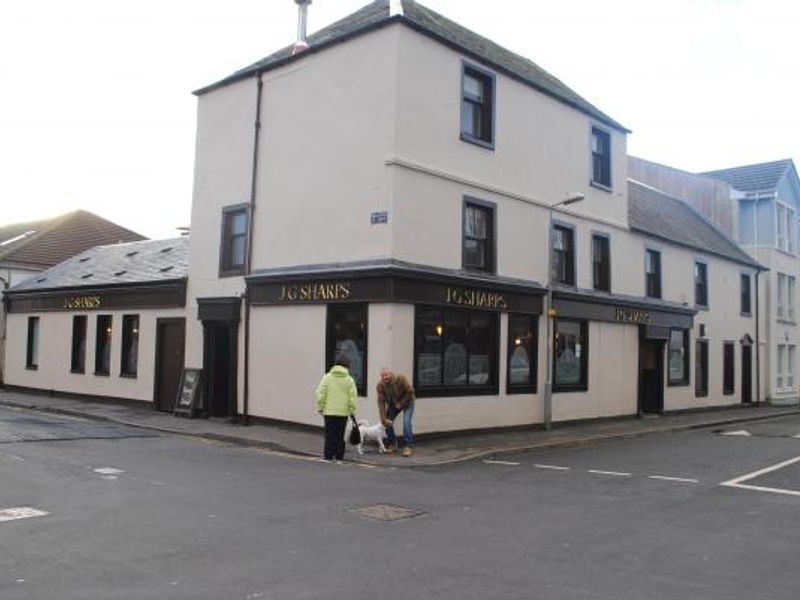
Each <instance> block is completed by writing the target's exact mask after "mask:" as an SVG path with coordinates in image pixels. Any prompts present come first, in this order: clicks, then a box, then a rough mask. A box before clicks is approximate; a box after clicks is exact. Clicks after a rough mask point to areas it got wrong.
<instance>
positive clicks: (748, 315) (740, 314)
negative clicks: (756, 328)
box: [739, 312, 753, 319]
mask: <svg viewBox="0 0 800 600" xmlns="http://www.w3.org/2000/svg"><path fill="white" fill-rule="evenodd" d="M739 316H740V317H745V318H747V319H751V318H753V313H751V312H743V313H739Z"/></svg>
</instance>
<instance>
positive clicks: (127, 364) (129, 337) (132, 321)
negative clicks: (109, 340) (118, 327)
mask: <svg viewBox="0 0 800 600" xmlns="http://www.w3.org/2000/svg"><path fill="white" fill-rule="evenodd" d="M138 367H139V315H124V316H123V317H122V363H121V364H120V374H121V375H123V376H124V377H136V373H137V370H138Z"/></svg>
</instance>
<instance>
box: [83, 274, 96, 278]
mask: <svg viewBox="0 0 800 600" xmlns="http://www.w3.org/2000/svg"><path fill="white" fill-rule="evenodd" d="M92 275H94V273H86V275H81V279H89V277H91V276H92Z"/></svg>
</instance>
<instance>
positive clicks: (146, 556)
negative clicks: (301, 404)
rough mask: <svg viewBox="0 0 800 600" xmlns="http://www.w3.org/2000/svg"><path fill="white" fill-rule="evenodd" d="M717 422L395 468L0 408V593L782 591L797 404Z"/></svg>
mask: <svg viewBox="0 0 800 600" xmlns="http://www.w3.org/2000/svg"><path fill="white" fill-rule="evenodd" d="M742 432H744V433H742ZM728 433H735V434H736V435H722V434H721V433H720V432H714V431H709V430H703V431H693V432H686V433H679V434H672V435H656V436H651V437H646V438H638V439H634V440H627V441H620V442H609V443H604V444H598V445H593V446H585V447H576V448H571V449H560V450H549V451H548V450H544V451H537V452H531V453H525V454H519V455H515V456H502V457H497V458H496V459H489V460H487V461H479V462H475V463H470V464H462V465H458V466H453V467H447V468H436V469H424V470H405V469H400V470H396V469H380V468H365V467H359V466H353V465H352V464H351V465H348V464H346V463H345V464H344V465H334V464H323V463H320V462H315V461H311V460H305V459H299V458H296V457H288V456H282V455H279V454H274V453H269V452H265V451H259V450H254V449H247V448H238V447H230V446H225V445H220V444H211V443H207V442H202V441H199V440H192V439H186V438H179V437H171V436H157V437H142V435H152V434H147V432H144V431H143V430H137V429H129V428H125V427H119V426H110V425H108V424H102V423H93V422H88V421H80V420H76V419H62V418H59V417H54V416H49V415H43V414H41V413H33V412H28V411H20V410H9V409H2V408H0V598H2V599H3V600H17V599H25V600H29V599H45V598H56V599H58V600H73V599H74V600H87V599H95V598H96V599H103V600H114V599H125V600H135V599H159V600H162V599H173V598H181V599H182V598H187V599H189V598H191V599H198V600H199V599H215V600H219V599H222V600H224V599H257V598H268V599H281V600H295V599H334V600H338V599H354V598H357V599H360V598H364V599H370V600H377V599H384V598H385V599H390V598H391V599H396V598H405V597H414V598H419V599H421V600H422V599H424V600H429V599H451V598H453V599H455V598H458V599H460V600H471V599H481V600H485V599H487V598H488V599H498V600H502V599H514V598H525V599H531V598H536V599H539V598H541V599H559V600H560V599H578V598H592V599H614V600H621V599H636V600H640V599H657V600H660V599H673V598H674V599H681V600H685V599H693V600H694V599H697V600H703V599H712V598H713V599H719V598H725V599H739V598H742V599H744V598H748V599H750V598H759V599H760V600H764V599H773V598H775V599H778V598H780V599H787V600H788V599H794V598H797V597H798V594H800V592H798V589H800V585H799V584H800V574H798V570H797V569H796V568H795V563H796V557H795V555H796V551H797V548H798V547H800V525H798V515H800V458H798V457H800V439H798V438H795V437H794V436H795V435H800V419H798V418H790V419H781V420H776V421H769V422H760V423H753V424H745V425H737V426H736V427H735V428H732V429H731V430H730V431H728ZM796 458H798V461H797V462H790V461H792V460H793V459H796ZM776 465H777V466H778V467H779V468H773V467H775V466H776ZM770 468H772V470H767V469H770ZM721 484H726V485H721ZM383 504H388V505H393V506H399V507H403V508H407V509H410V510H411V514H412V516H410V517H408V518H399V519H397V520H392V521H382V520H375V517H384V518H390V517H401V516H403V514H401V513H402V511H399V510H396V509H387V508H383V507H381V506H378V507H377V508H375V506H376V505H383ZM365 507H366V508H368V509H369V510H367V513H368V514H367V515H366V516H365V515H362V514H360V513H359V512H358V511H357V510H356V509H359V508H365ZM12 508H17V509H19V508H30V509H35V510H36V511H40V512H41V513H46V514H40V513H31V512H27V513H25V512H20V511H16V512H14V511H9V510H7V509H12ZM20 516H24V517H27V518H17V517H20ZM369 516H372V518H368V517H369Z"/></svg>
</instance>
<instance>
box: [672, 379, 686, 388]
mask: <svg viewBox="0 0 800 600" xmlns="http://www.w3.org/2000/svg"><path fill="white" fill-rule="evenodd" d="M687 385H689V380H688V379H687V380H686V381H667V387H686V386H687Z"/></svg>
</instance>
